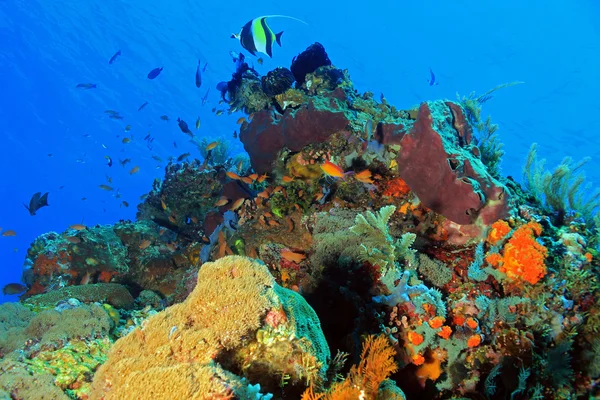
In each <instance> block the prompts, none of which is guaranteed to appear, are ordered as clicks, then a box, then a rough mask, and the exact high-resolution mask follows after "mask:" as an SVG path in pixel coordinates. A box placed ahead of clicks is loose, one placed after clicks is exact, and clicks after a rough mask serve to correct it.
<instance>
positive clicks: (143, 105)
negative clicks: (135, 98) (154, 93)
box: [138, 102, 148, 111]
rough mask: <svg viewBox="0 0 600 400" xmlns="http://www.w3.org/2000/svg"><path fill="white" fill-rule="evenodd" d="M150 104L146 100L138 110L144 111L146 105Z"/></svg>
mask: <svg viewBox="0 0 600 400" xmlns="http://www.w3.org/2000/svg"><path fill="white" fill-rule="evenodd" d="M147 105H148V102H145V103H144V104H142V105H141V106H140V108H138V111H142V110H143V109H144V107H146V106H147Z"/></svg>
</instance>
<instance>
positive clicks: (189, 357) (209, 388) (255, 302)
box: [90, 256, 329, 400]
mask: <svg viewBox="0 0 600 400" xmlns="http://www.w3.org/2000/svg"><path fill="white" fill-rule="evenodd" d="M276 287H277V284H276V283H275V280H274V279H273V276H272V275H271V274H270V273H269V271H268V269H267V267H266V266H265V265H264V264H263V263H261V262H260V261H257V260H252V259H250V258H246V257H241V256H229V257H223V258H221V259H219V260H218V261H215V262H210V263H205V264H203V265H202V267H201V268H200V271H199V272H198V284H197V285H196V287H195V289H194V291H193V292H192V293H191V294H190V295H189V296H188V298H187V299H186V300H185V301H184V302H183V303H180V304H176V305H174V306H171V307H168V308H167V309H165V310H164V311H162V312H160V313H158V314H156V315H154V316H152V317H150V318H149V319H148V320H147V321H146V323H145V324H143V326H142V327H141V328H138V329H136V330H134V331H133V332H131V333H130V334H129V335H127V336H125V337H123V338H121V339H119V340H118V341H117V342H116V343H115V345H114V346H113V348H112V349H111V351H110V353H109V356H108V359H107V361H106V363H105V364H104V365H103V366H102V367H100V369H99V370H98V372H97V373H96V375H95V376H94V382H93V385H92V392H91V396H90V398H91V399H105V400H109V399H123V400H127V399H139V398H141V397H140V396H141V395H142V394H143V397H144V398H152V399H173V398H182V399H184V398H185V399H216V398H226V397H228V396H237V395H238V394H239V393H241V391H242V390H243V389H244V388H245V387H247V383H248V382H247V381H246V380H243V378H242V377H241V376H238V375H244V372H245V370H247V369H246V368H244V366H241V365H240V364H239V361H240V359H241V357H240V355H241V354H246V355H248V354H250V353H251V352H249V351H247V349H248V348H256V346H257V342H259V338H260V339H262V340H263V341H262V342H261V343H264V338H265V332H266V331H269V332H271V331H272V329H273V328H272V326H279V325H280V324H281V321H282V320H286V321H287V320H290V321H291V320H292V319H295V320H298V321H303V322H302V324H301V325H302V326H304V325H305V324H310V323H311V322H312V323H313V326H314V327H313V328H312V329H313V330H319V331H320V325H319V323H318V319H317V318H316V315H315V314H314V311H312V309H311V310H310V311H311V312H312V314H310V313H309V315H308V317H306V318H305V317H300V316H292V315H291V314H290V315H289V316H288V317H287V318H283V319H281V318H278V314H277V312H276V311H274V310H281V309H282V308H283V309H284V310H286V307H287V305H286V306H284V303H285V304H288V303H289V304H294V306H296V304H295V303H296V302H286V301H284V299H282V298H280V296H281V297H284V298H285V299H289V298H290V295H289V294H288V293H286V295H285V296H282V295H280V291H281V288H278V290H275V288H276ZM298 297H299V295H298ZM300 299H301V300H302V298H301V297H300ZM302 301H304V300H302ZM297 303H300V301H298V302H297ZM304 303H305V302H304ZM306 306H307V307H309V306H308V305H307V304H306ZM300 309H302V308H300ZM304 311H305V310H303V312H304ZM294 312H296V313H297V312H298V310H294ZM299 325H300V324H299ZM309 329H310V328H309V327H306V326H304V327H303V328H298V329H297V330H296V335H295V336H294V335H292V338H296V337H297V335H299V334H301V332H308V330H309ZM270 330H271V331H270ZM259 333H261V334H259ZM314 338H317V339H314ZM298 340H300V339H298ZM302 340H303V341H308V342H312V341H314V340H318V341H320V343H319V344H318V345H316V344H315V346H314V347H315V348H317V349H320V350H319V351H320V352H321V353H322V354H323V357H324V358H323V359H322V360H321V359H320V360H319V363H318V366H319V367H321V364H322V363H324V362H325V361H326V357H329V349H328V348H327V347H326V346H327V344H326V343H325V344H323V343H324V342H325V341H324V339H323V335H322V332H320V337H318V335H313V334H312V333H311V337H303V338H302ZM292 347H293V348H297V347H298V346H292ZM309 347H311V349H310V350H311V351H313V352H312V353H311V355H313V354H315V355H316V354H317V353H315V352H314V350H313V348H312V346H309ZM324 349H327V350H326V351H324ZM317 358H320V357H317ZM288 361H289V360H288ZM252 362H253V360H251V359H245V366H248V364H252ZM228 369H229V370H230V371H231V372H229V371H228ZM251 369H252V368H250V370H251ZM234 372H235V374H238V375H235V374H234ZM268 378H269V377H268V376H266V377H265V379H268ZM271 379H273V380H276V381H277V382H280V381H281V375H280V374H279V375H275V374H274V375H273V376H272V377H271ZM251 383H255V382H251ZM260 383H261V386H262V382H260Z"/></svg>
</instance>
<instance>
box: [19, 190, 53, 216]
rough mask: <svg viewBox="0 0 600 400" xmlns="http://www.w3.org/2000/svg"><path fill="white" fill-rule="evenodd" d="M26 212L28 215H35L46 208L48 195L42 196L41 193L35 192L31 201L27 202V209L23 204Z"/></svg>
mask: <svg viewBox="0 0 600 400" xmlns="http://www.w3.org/2000/svg"><path fill="white" fill-rule="evenodd" d="M23 205H24V206H25V208H26V209H27V211H29V215H35V212H36V211H37V210H39V209H40V208H42V207H46V206H48V193H44V195H43V196H42V192H37V193H36V194H34V195H33V196H31V200H29V207H27V205H26V204H23Z"/></svg>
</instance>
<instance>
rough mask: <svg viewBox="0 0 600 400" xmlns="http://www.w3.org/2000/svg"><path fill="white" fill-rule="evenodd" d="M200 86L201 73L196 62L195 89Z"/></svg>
mask: <svg viewBox="0 0 600 400" xmlns="http://www.w3.org/2000/svg"><path fill="white" fill-rule="evenodd" d="M200 86H202V72H201V71H200V60H198V66H196V87H197V88H200Z"/></svg>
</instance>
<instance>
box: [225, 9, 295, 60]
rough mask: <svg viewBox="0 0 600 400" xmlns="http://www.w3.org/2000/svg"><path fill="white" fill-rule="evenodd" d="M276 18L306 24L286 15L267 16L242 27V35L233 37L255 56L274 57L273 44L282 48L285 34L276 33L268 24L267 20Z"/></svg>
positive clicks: (238, 34)
mask: <svg viewBox="0 0 600 400" xmlns="http://www.w3.org/2000/svg"><path fill="white" fill-rule="evenodd" d="M275 17H280V18H289V19H293V20H296V21H299V22H302V23H303V24H306V22H304V21H302V20H299V19H297V18H294V17H288V16H286V15H266V16H263V17H258V18H255V19H253V20H251V21H249V22H248V23H247V24H246V25H244V26H243V27H242V30H241V31H240V33H237V34H233V35H231V37H232V38H235V39H238V40H239V41H240V44H241V45H242V47H243V48H244V49H246V50H248V52H250V54H252V55H254V56H255V55H256V53H263V54H266V55H268V56H269V57H273V43H275V42H276V43H277V44H278V45H279V46H281V35H282V34H283V31H281V32H279V33H274V32H273V30H272V29H271V28H270V27H269V25H268V24H267V18H275Z"/></svg>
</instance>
